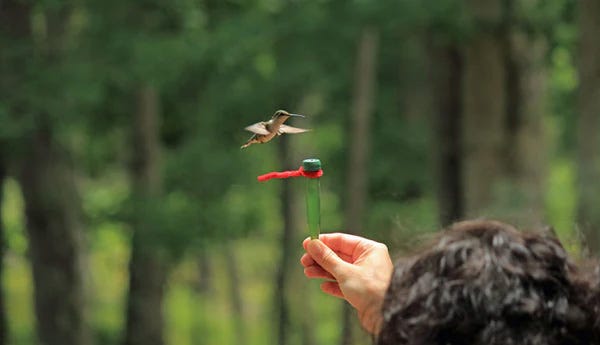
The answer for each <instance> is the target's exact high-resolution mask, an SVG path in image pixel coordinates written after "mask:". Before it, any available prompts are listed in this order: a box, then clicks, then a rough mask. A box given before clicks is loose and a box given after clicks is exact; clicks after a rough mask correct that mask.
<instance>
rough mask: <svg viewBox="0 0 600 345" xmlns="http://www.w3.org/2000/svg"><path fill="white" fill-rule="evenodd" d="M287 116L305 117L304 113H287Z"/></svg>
mask: <svg viewBox="0 0 600 345" xmlns="http://www.w3.org/2000/svg"><path fill="white" fill-rule="evenodd" d="M288 115H289V116H298V117H306V116H304V115H300V114H288Z"/></svg>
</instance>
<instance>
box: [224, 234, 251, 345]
mask: <svg viewBox="0 0 600 345" xmlns="http://www.w3.org/2000/svg"><path fill="white" fill-rule="evenodd" d="M224 256H225V267H226V268H227V275H228V277H229V301H230V302H231V311H232V315H233V320H232V321H233V325H234V327H233V329H234V332H235V344H237V345H245V344H247V343H248V341H247V338H246V325H245V324H244V320H245V319H244V304H243V302H242V293H241V291H240V287H241V286H243V285H242V283H241V282H240V275H239V272H238V265H237V261H236V256H235V249H233V248H232V245H231V244H229V243H228V244H225V251H224Z"/></svg>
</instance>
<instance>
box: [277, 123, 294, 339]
mask: <svg viewBox="0 0 600 345" xmlns="http://www.w3.org/2000/svg"><path fill="white" fill-rule="evenodd" d="M278 140H279V146H278V150H279V162H281V165H282V166H287V163H288V162H289V161H290V158H289V157H290V148H289V137H288V136H285V135H283V136H281V137H280V138H278ZM280 200H281V203H280V204H281V215H282V219H283V234H282V235H281V240H280V245H279V248H280V250H281V251H280V260H279V267H278V270H277V275H276V278H275V279H276V281H275V286H276V288H275V307H276V310H277V323H276V324H277V344H279V345H285V344H287V343H288V330H289V327H290V306H289V303H288V300H287V298H286V296H287V292H288V282H289V272H291V269H290V264H291V261H290V259H291V257H290V253H291V252H292V250H293V245H294V244H293V243H292V242H293V240H294V228H293V227H294V222H293V216H294V215H293V210H292V204H293V195H292V186H291V184H290V180H288V179H283V180H281V195H280Z"/></svg>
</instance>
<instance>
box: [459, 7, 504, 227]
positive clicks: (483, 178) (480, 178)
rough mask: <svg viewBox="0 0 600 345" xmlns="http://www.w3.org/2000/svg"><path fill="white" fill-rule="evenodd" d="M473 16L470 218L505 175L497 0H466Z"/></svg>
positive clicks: (468, 92)
mask: <svg viewBox="0 0 600 345" xmlns="http://www.w3.org/2000/svg"><path fill="white" fill-rule="evenodd" d="M469 7H470V10H471V12H472V14H473V16H474V18H475V20H476V21H477V22H479V23H481V24H482V27H481V28H480V30H479V31H478V33H477V34H476V35H475V36H474V37H472V39H471V41H470V42H469V43H468V44H467V46H466V48H465V51H464V77H463V78H464V79H463V88H462V94H463V107H464V108H463V118H462V134H463V136H462V137H463V146H462V148H463V180H462V184H463V186H464V193H465V194H464V196H465V204H464V210H465V214H466V215H467V216H468V217H480V216H482V215H484V214H485V212H488V211H489V209H490V207H491V206H492V202H493V191H494V188H495V187H496V185H497V183H498V182H499V181H500V180H501V178H502V176H503V174H504V171H503V170H504V159H503V150H504V146H503V145H504V142H503V140H504V131H503V128H504V119H505V113H506V95H505V90H506V84H505V83H506V73H505V69H504V68H505V66H504V55H503V45H502V37H501V35H500V30H498V29H497V28H499V26H500V23H501V18H502V7H501V1H500V0H470V1H469Z"/></svg>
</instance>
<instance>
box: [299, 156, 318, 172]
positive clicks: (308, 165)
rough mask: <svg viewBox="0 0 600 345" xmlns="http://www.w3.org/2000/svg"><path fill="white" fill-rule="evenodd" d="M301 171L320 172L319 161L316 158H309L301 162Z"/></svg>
mask: <svg viewBox="0 0 600 345" xmlns="http://www.w3.org/2000/svg"><path fill="white" fill-rule="evenodd" d="M302 169H304V171H319V170H321V161H320V160H319V159H317V158H309V159H305V160H303V161H302Z"/></svg>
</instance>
